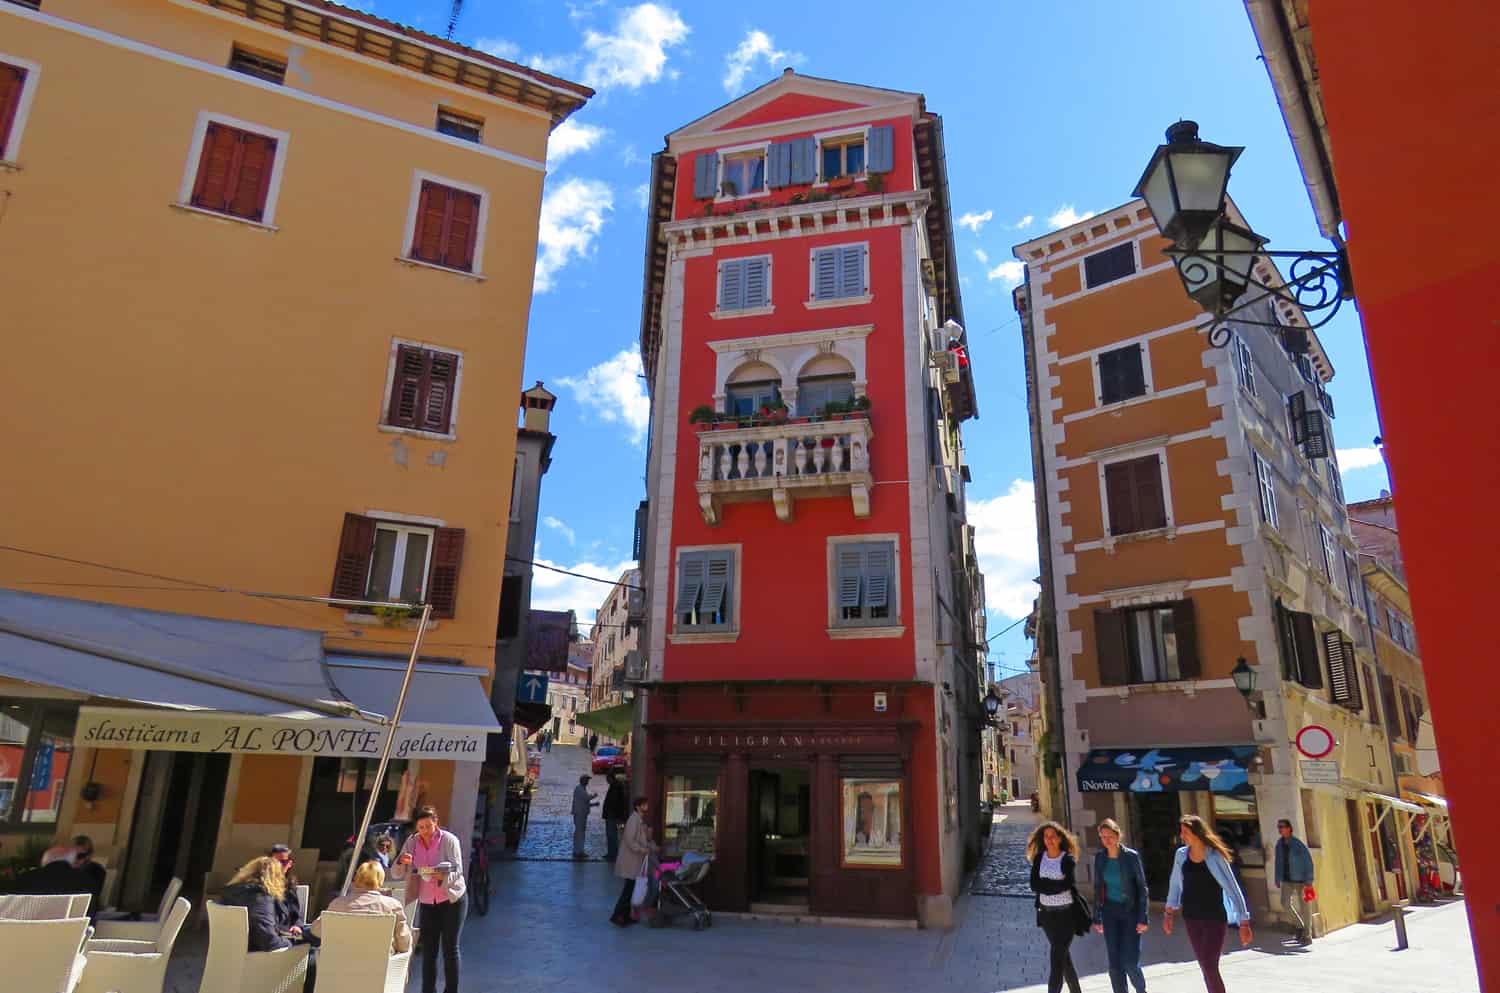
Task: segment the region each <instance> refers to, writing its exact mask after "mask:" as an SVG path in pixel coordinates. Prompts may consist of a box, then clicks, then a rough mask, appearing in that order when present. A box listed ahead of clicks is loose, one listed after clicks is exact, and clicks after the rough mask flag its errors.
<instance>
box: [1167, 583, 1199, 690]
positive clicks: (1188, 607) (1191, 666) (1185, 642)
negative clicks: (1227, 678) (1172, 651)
mask: <svg viewBox="0 0 1500 993" xmlns="http://www.w3.org/2000/svg"><path fill="white" fill-rule="evenodd" d="M1172 631H1173V632H1174V634H1175V635H1176V638H1177V671H1178V673H1179V674H1180V675H1181V676H1182V678H1183V679H1197V678H1198V677H1199V676H1201V675H1202V674H1203V665H1202V663H1201V662H1200V661H1199V660H1198V619H1197V617H1196V616H1195V615H1194V613H1193V601H1191V600H1181V601H1179V602H1177V603H1174V604H1173V605H1172Z"/></svg>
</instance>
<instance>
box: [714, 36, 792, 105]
mask: <svg viewBox="0 0 1500 993" xmlns="http://www.w3.org/2000/svg"><path fill="white" fill-rule="evenodd" d="M800 61H802V56H801V55H800V54H798V53H797V52H788V51H785V50H784V49H780V48H777V47H776V42H775V41H774V40H773V39H772V38H771V36H770V35H768V34H766V33H765V32H764V31H761V30H760V29H759V28H756V29H753V30H751V31H747V32H746V33H745V38H744V40H743V41H741V42H740V43H739V45H737V46H736V47H735V49H734V51H732V52H730V53H729V54H728V55H726V56H724V92H726V93H728V94H729V95H730V96H734V95H735V94H737V93H739V92H740V90H741V89H743V88H744V85H745V77H746V76H748V75H750V70H751V69H753V68H755V63H757V62H764V63H766V65H767V67H769V68H772V69H774V68H776V67H777V66H778V64H779V65H780V66H781V67H782V68H785V67H786V66H787V65H789V64H793V63H797V62H800Z"/></svg>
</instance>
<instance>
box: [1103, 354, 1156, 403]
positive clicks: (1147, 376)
mask: <svg viewBox="0 0 1500 993" xmlns="http://www.w3.org/2000/svg"><path fill="white" fill-rule="evenodd" d="M1132 345H1137V346H1139V347H1140V350H1141V381H1142V382H1144V383H1145V384H1146V392H1144V393H1142V394H1141V395H1140V396H1135V397H1128V398H1126V399H1124V400H1115V401H1113V402H1111V403H1105V402H1104V377H1103V376H1102V375H1101V374H1100V372H1099V363H1100V360H1101V359H1102V358H1103V357H1104V355H1105V354H1106V353H1108V352H1118V351H1123V350H1124V349H1126V348H1129V347H1130V346H1132ZM1089 371H1090V372H1091V373H1093V376H1094V406H1095V407H1096V408H1102V407H1114V408H1120V407H1124V406H1126V405H1127V404H1131V403H1140V402H1141V401H1143V400H1146V399H1149V398H1150V397H1151V396H1152V394H1154V393H1155V392H1156V384H1155V383H1154V382H1153V381H1152V379H1151V340H1150V339H1149V338H1136V339H1133V340H1128V341H1122V342H1118V343H1117V344H1113V345H1110V346H1109V347H1108V348H1100V349H1098V350H1096V351H1095V352H1094V354H1093V357H1092V358H1091V359H1090V360H1089Z"/></svg>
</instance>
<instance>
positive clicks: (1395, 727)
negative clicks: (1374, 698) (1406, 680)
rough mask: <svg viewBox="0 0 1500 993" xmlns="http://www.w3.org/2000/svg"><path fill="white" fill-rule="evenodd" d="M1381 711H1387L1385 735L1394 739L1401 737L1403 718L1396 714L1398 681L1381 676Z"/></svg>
mask: <svg viewBox="0 0 1500 993" xmlns="http://www.w3.org/2000/svg"><path fill="white" fill-rule="evenodd" d="M1380 709H1381V710H1383V711H1385V733H1386V734H1388V735H1390V736H1391V737H1392V738H1396V737H1400V735H1401V716H1400V715H1399V714H1398V713H1397V712H1396V681H1395V680H1394V679H1392V678H1391V677H1390V676H1389V675H1387V674H1386V673H1383V672H1382V673H1381V674H1380Z"/></svg>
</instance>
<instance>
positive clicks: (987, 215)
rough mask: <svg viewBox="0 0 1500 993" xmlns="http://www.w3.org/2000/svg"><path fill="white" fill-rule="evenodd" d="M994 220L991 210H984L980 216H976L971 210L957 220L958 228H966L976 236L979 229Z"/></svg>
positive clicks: (993, 213)
mask: <svg viewBox="0 0 1500 993" xmlns="http://www.w3.org/2000/svg"><path fill="white" fill-rule="evenodd" d="M994 219H995V212H994V211H993V210H986V211H985V212H984V213H982V214H976V213H975V212H974V211H972V210H971V211H969V212H968V213H967V214H965V215H964V216H962V217H960V218H959V219H958V226H959V227H961V228H968V229H969V230H970V231H973V232H974V233H975V234H978V233H979V229H980V228H982V227H984V226H985V225H986V224H988V223H989V222H990V221H992V220H994Z"/></svg>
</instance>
